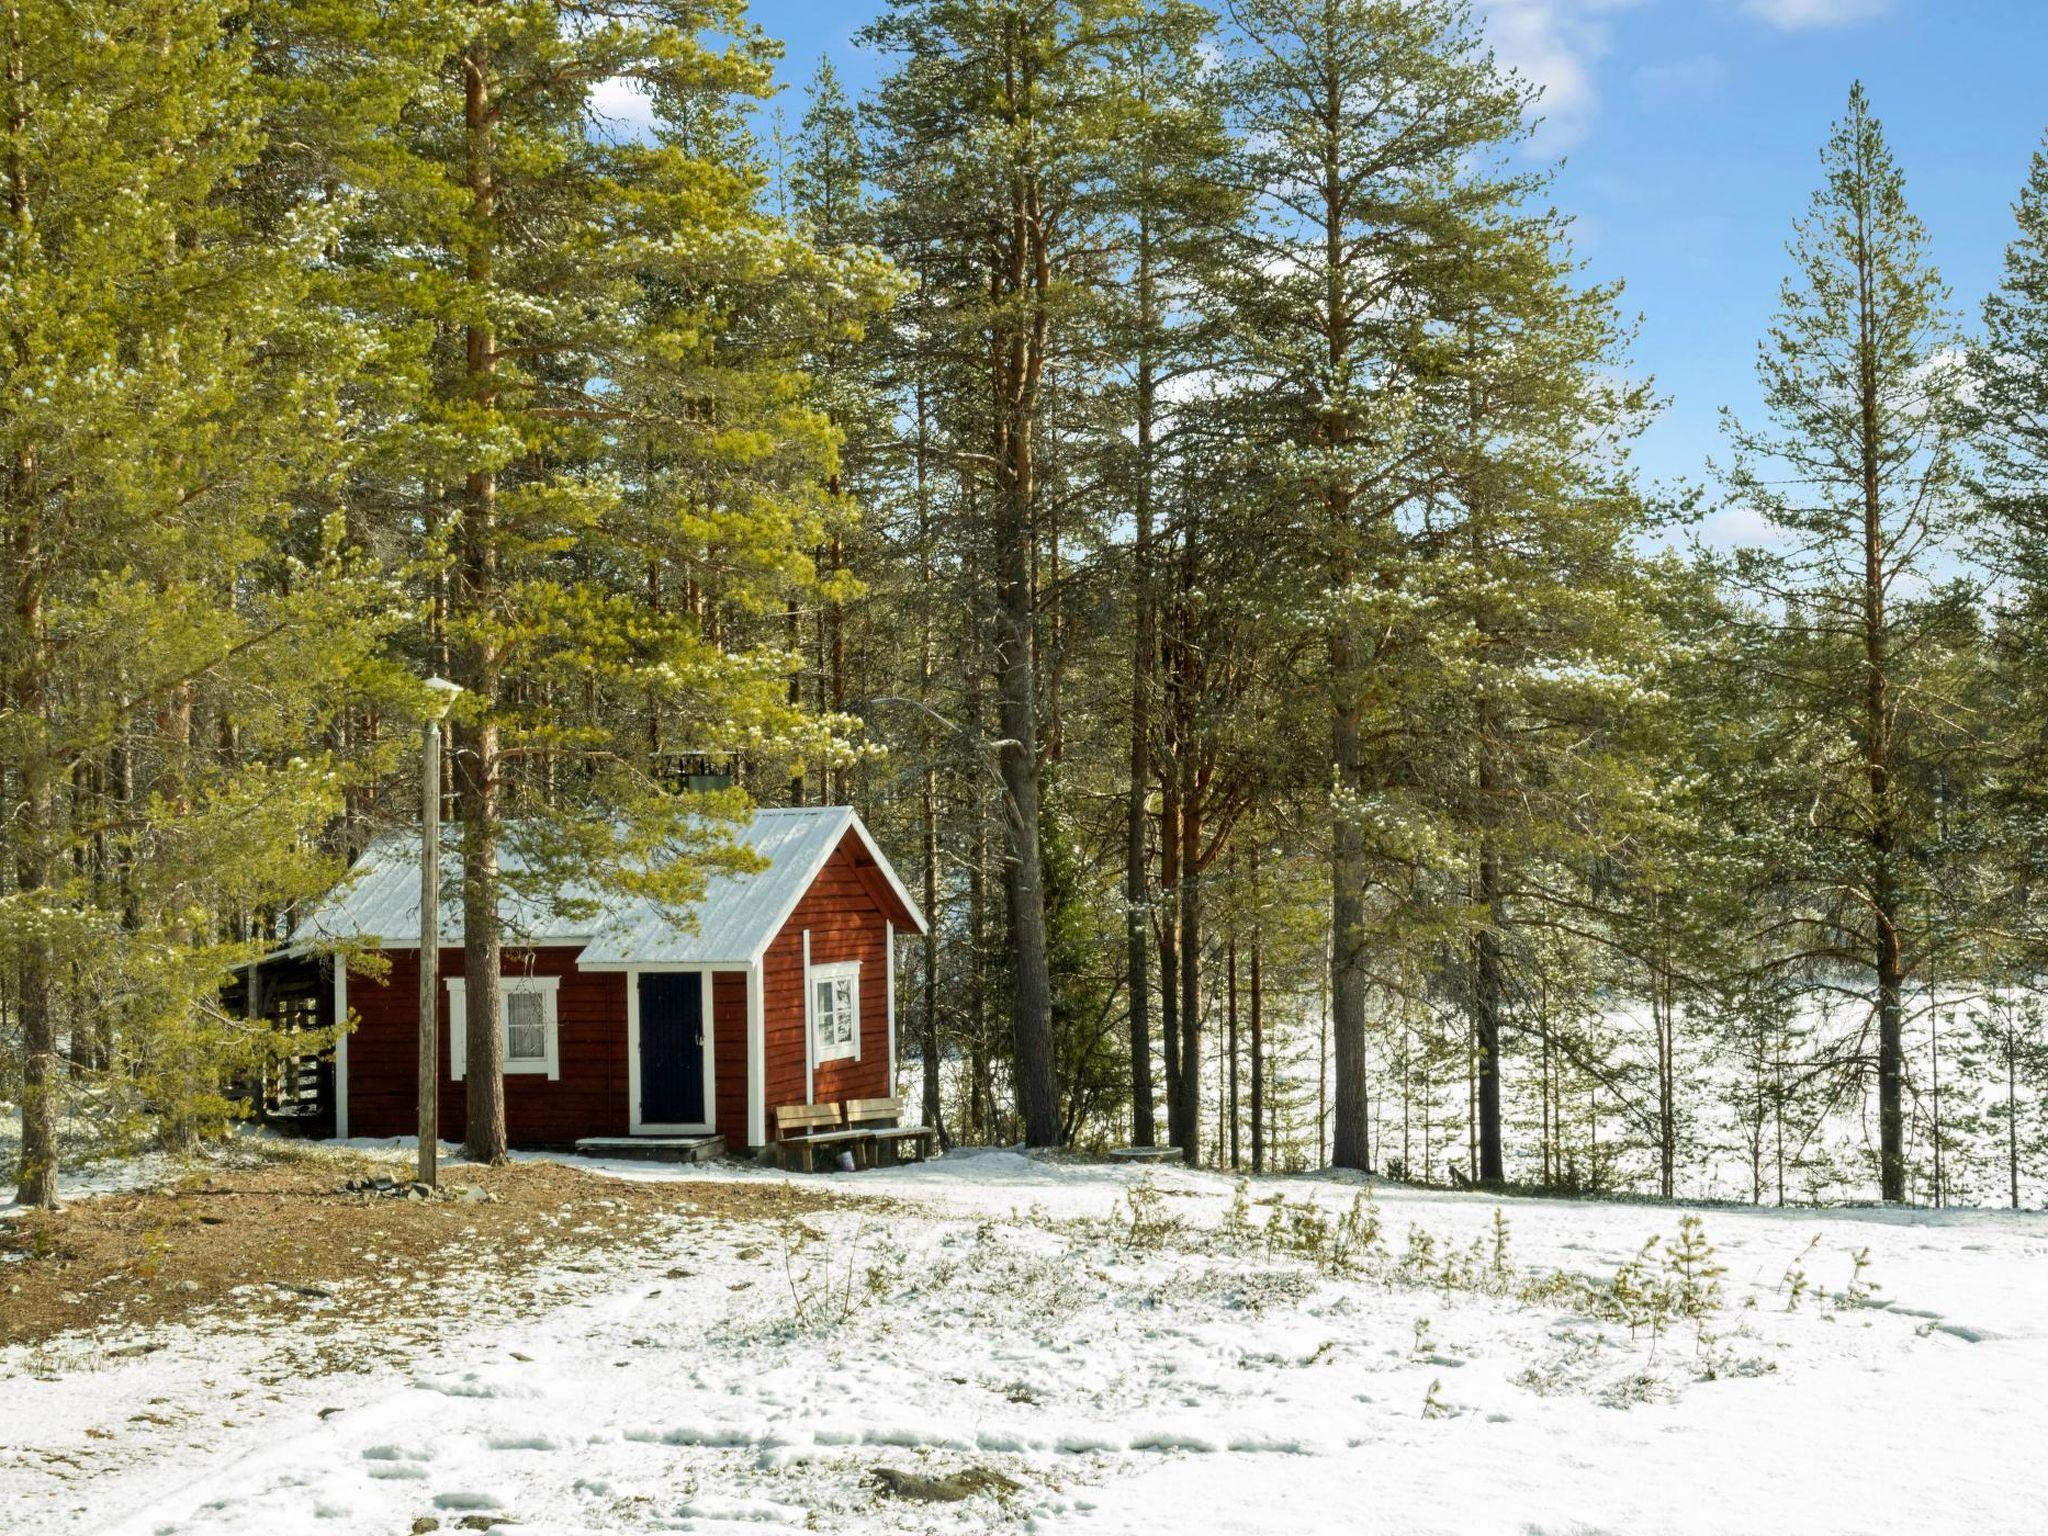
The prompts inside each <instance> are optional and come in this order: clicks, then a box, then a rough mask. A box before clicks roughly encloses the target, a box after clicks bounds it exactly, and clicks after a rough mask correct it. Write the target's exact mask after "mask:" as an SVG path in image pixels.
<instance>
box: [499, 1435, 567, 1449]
mask: <svg viewBox="0 0 2048 1536" xmlns="http://www.w3.org/2000/svg"><path fill="white" fill-rule="evenodd" d="M484 1443H485V1444H487V1445H488V1446H490V1448H491V1449H492V1450H494V1451H559V1450H560V1449H561V1448H562V1443H561V1441H559V1440H556V1439H554V1438H552V1437H550V1436H548V1435H493V1436H491V1437H490V1439H489V1440H487V1441H485V1442H484Z"/></svg>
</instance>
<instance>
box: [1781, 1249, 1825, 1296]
mask: <svg viewBox="0 0 2048 1536" xmlns="http://www.w3.org/2000/svg"><path fill="white" fill-rule="evenodd" d="M1819 1246H1820V1234H1819V1233H1818V1232H1816V1233H1815V1234H1814V1235H1813V1241H1812V1242H1810V1243H1808V1244H1807V1245H1806V1246H1805V1247H1804V1248H1802V1249H1800V1250H1799V1257H1798V1258H1796V1259H1794V1260H1793V1261H1792V1262H1791V1263H1790V1264H1789V1265H1787V1266H1786V1268H1785V1278H1784V1279H1782V1280H1780V1281H1779V1282H1778V1292H1779V1294H1780V1295H1782V1296H1783V1297H1784V1298H1785V1310H1786V1311H1787V1312H1797V1311H1798V1310H1799V1303H1800V1302H1802V1301H1804V1300H1805V1299H1806V1293H1807V1292H1808V1291H1810V1290H1812V1289H1813V1281H1812V1280H1810V1279H1809V1278H1808V1277H1807V1273H1806V1261H1807V1260H1808V1259H1809V1258H1811V1257H1813V1251H1814V1250H1815V1249H1816V1248H1818V1247H1819Z"/></svg>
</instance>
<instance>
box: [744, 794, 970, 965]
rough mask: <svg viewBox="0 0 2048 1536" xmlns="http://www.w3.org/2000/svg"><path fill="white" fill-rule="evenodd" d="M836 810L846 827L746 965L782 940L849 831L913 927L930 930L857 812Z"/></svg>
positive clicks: (813, 865)
mask: <svg viewBox="0 0 2048 1536" xmlns="http://www.w3.org/2000/svg"><path fill="white" fill-rule="evenodd" d="M838 809H839V810H842V811H844V812H845V813H846V824H845V827H844V828H842V829H841V831H840V832H839V834H838V836H836V837H834V838H833V839H832V840H831V841H830V842H829V843H827V844H826V845H825V847H824V849H823V851H822V852H820V853H819V854H818V856H817V858H816V859H814V860H813V861H812V862H811V867H810V868H809V869H807V870H805V871H804V877H803V880H802V881H801V882H800V883H799V884H798V885H797V888H796V892H795V894H794V895H792V896H791V897H790V898H789V900H788V902H786V903H785V904H784V906H783V908H782V910H781V912H779V913H777V914H776V917H775V921H774V922H773V923H772V924H770V925H769V928H768V931H767V934H766V936H764V937H763V938H762V940H761V947H760V948H759V949H757V950H755V951H754V953H753V954H752V955H751V956H749V957H748V963H749V964H759V963H760V962H762V961H764V960H766V959H767V957H768V948H769V946H770V945H772V944H773V943H774V942H775V941H776V939H778V938H779V937H781V934H782V930H783V929H784V928H786V927H788V926H789V919H790V916H791V915H792V914H793V913H794V912H795V911H796V909H797V907H798V906H799V905H801V904H802V902H803V899H804V898H805V897H806V896H808V895H810V893H811V887H812V886H814V885H816V884H817V883H818V876H819V875H821V874H823V873H824V872H825V866H826V865H827V864H829V863H831V862H832V855H833V854H835V853H837V852H838V851H839V844H840V840H841V839H842V838H844V837H845V835H846V829H848V828H850V829H851V830H852V831H854V832H856V833H858V834H859V835H860V841H861V846H862V847H863V848H865V849H867V851H868V854H869V856H870V857H871V858H873V859H874V861H875V867H876V868H877V869H879V870H880V871H881V872H882V878H883V879H884V880H887V881H888V882H889V889H890V890H891V891H893V892H895V893H896V899H897V900H898V901H900V902H902V903H903V910H904V911H906V912H908V913H909V914H910V920H911V923H912V925H913V926H914V927H915V928H916V929H917V931H918V932H919V933H920V934H924V933H928V932H930V931H931V930H930V925H929V924H927V923H926V922H925V916H924V913H923V911H922V910H920V909H919V907H918V905H917V903H916V902H915V901H913V900H911V897H910V892H909V891H907V890H905V889H904V888H903V882H902V881H901V880H899V879H897V878H896V869H895V866H894V865H892V864H891V863H890V862H889V859H888V855H886V854H884V853H883V852H882V850H881V848H880V847H879V846H877V844H876V842H875V839H874V835H873V834H872V833H870V832H869V831H868V829H867V823H866V822H864V821H862V820H861V819H860V812H858V811H856V810H855V809H854V808H853V807H852V806H850V805H843V806H840V807H838Z"/></svg>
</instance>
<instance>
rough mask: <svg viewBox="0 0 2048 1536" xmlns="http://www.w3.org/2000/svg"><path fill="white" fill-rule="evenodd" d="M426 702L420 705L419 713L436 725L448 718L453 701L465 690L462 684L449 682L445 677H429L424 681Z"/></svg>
mask: <svg viewBox="0 0 2048 1536" xmlns="http://www.w3.org/2000/svg"><path fill="white" fill-rule="evenodd" d="M426 689H427V697H426V702H425V703H424V704H422V705H421V706H420V715H421V717H422V718H423V719H426V720H428V721H430V722H432V723H434V724H436V725H438V724H439V723H440V722H441V721H443V720H446V719H447V718H448V711H449V710H451V709H453V708H454V707H455V701H456V700H457V699H458V698H460V697H461V696H462V694H463V692H464V691H465V690H464V689H463V686H462V684H460V683H451V682H449V681H448V679H447V678H445V677H438V676H437V677H430V678H428V679H427V681H426Z"/></svg>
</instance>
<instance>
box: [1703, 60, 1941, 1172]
mask: <svg viewBox="0 0 2048 1536" xmlns="http://www.w3.org/2000/svg"><path fill="white" fill-rule="evenodd" d="M1821 162H1822V170H1823V173H1824V178H1825V179H1824V182H1823V185H1822V187H1821V188H1820V190H1819V191H1817V192H1816V193H1815V194H1814V197H1813V201H1812V204H1811V207H1810V210H1809V212H1808V214H1807V216H1806V217H1805V218H1804V219H1802V220H1801V221H1800V222H1799V224H1798V226H1797V233H1796V234H1795V236H1794V239H1793V241H1792V244H1791V247H1790V251H1791V255H1792V259H1793V263H1794V266H1795V269H1796V270H1795V275H1794V276H1793V277H1792V278H1790V279H1788V280H1787V281H1786V283H1785V285H1784V288H1783V292H1782V297H1781V310H1780V313H1779V316H1778V319H1777V321H1776V323H1775V324H1774V325H1773V326H1772V329H1771V334H1770V337H1769V339H1768V340H1767V341H1766V342H1765V343H1763V344H1762V345H1761V346H1760V347H1759V349H1758V362H1757V371H1758V377H1759V379H1760V380H1761V382H1762V385H1763V392H1764V402H1765V406H1766V409H1767V410H1768V411H1769V413H1770V415H1771V417H1772V419H1773V423H1774V430H1771V431H1759V430H1752V429H1748V428H1745V427H1743V426H1742V425H1741V424H1739V423H1734V422H1732V421H1731V425H1730V440H1731V443H1732V444H1733V446H1734V449H1735V458H1734V463H1733V466H1732V468H1731V470H1730V472H1729V474H1728V485H1729V489H1730V490H1731V492H1732V493H1733V494H1735V495H1736V496H1738V497H1740V498H1742V499H1744V500H1745V501H1747V502H1748V503H1749V504H1750V505H1752V506H1754V507H1755V508H1756V509H1757V510H1759V511H1760V512H1761V513H1762V514H1763V515H1764V516H1765V517H1766V518H1767V519H1768V520H1769V521H1770V523H1771V524H1772V525H1773V526H1774V527H1775V528H1777V529H1779V530H1780V531H1781V532H1782V533H1783V535H1784V537H1785V540H1786V547H1785V548H1784V549H1783V550H1781V551H1773V552H1764V551H1746V552H1745V553H1744V556H1743V559H1742V562H1741V565H1740V567H1739V570H1740V575H1741V577H1742V579H1743V581H1744V582H1745V584H1746V585H1749V586H1751V587H1752V588H1753V589H1755V590H1758V591H1760V592H1761V593H1762V594H1763V595H1764V596H1765V598H1766V599H1767V600H1769V601H1770V602H1771V603H1773V604H1774V605H1776V611H1775V612H1771V611H1766V612H1762V613H1759V614H1758V615H1757V619H1756V622H1757V624H1758V625H1759V626H1760V627H1761V628H1763V629H1764V630H1766V631H1767V632H1768V633H1769V636H1770V642H1771V643H1770V644H1769V646H1768V647H1767V648H1766V651H1765V654H1764V655H1763V656H1762V657H1760V658H1759V659H1760V662H1761V664H1762V666H1763V668H1765V669H1766V670H1765V671H1764V672H1762V673H1761V674H1760V676H1762V677H1764V678H1768V679H1770V680H1772V681H1773V682H1774V683H1775V684H1776V686H1777V687H1778V688H1780V689H1782V690H1783V696H1784V699H1785V705H1786V714H1785V716H1784V719H1785V723H1786V728H1787V730H1788V731H1790V732H1796V733H1797V736H1798V737H1799V738H1800V739H1799V740H1798V743H1797V745H1796V747H1794V746H1792V744H1791V743H1789V742H1788V743H1787V746H1788V748H1790V750H1787V751H1785V752H1784V753H1782V754H1781V755H1782V756H1784V757H1785V758H1787V759H1789V760H1792V761H1796V762H1798V763H1799V764H1800V766H1801V768H1802V769H1803V771H1804V777H1805V783H1804V785H1803V788H1804V789H1805V790H1806V791H1807V792H1808V801H1809V804H1810V805H1811V807H1812V809H1811V812H1810V814H1809V818H1808V823H1809V825H1808V833H1809V835H1805V836H1803V837H1802V838H1801V846H1800V847H1799V849H1798V858H1799V862H1800V865H1801V867H1800V868H1798V869H1797V870H1796V871H1795V872H1793V877H1794V878H1795V879H1796V880H1798V882H1799V883H1800V885H1801V887H1802V889H1803V891H1804V892H1805V896H1806V900H1805V910H1804V911H1803V912H1802V913H1801V917H1802V919H1803V921H1804V923H1805V924H1806V925H1807V926H1808V927H1809V929H1810V931H1812V932H1814V934H1815V935H1816V937H1815V943H1814V947H1815V948H1817V949H1819V950H1821V951H1823V952H1824V953H1825V954H1826V955H1828V956H1829V957H1830V958H1831V959H1832V960H1834V961H1835V962H1837V963H1839V964H1841V965H1844V966H1850V967H1855V968H1858V969H1861V970H1862V971H1863V972H1864V973H1865V974H1866V975H1868V976H1869V977H1870V979H1871V984H1872V992H1873V997H1872V1015H1873V1023H1874V1030H1875V1035H1876V1043H1877V1060H1876V1067H1877V1073H1876V1076H1877V1085H1878V1122H1879V1147H1878V1151H1877V1159H1876V1161H1877V1171H1878V1183H1879V1187H1880V1190H1881V1191H1882V1194H1883V1197H1884V1198H1885V1199H1886V1200H1903V1199H1904V1198H1905V1193H1906V1145H1905V1136H1906V1120H1905V1077H1906V1065H1905V1058H1904V1032H1905V1017H1906V1008H1907V999H1906V988H1907V984H1908V981H1909V979H1910V978H1911V977H1912V976H1913V974H1914V973H1915V971H1916V969H1924V968H1925V967H1927V966H1929V965H1930V964H1932V963H1933V962H1934V961H1935V960H1936V958H1937V957H1936V956H1935V955H1933V954H1932V953H1930V946H1929V944H1928V943H1927V942H1926V941H1927V940H1928V939H1929V938H1930V937H1931V935H1929V934H1927V933H1926V932H1924V931H1916V930H1915V927H1914V923H1915V917H1916V908H1917V907H1918V906H1919V905H1920V899H1921V894H1922V893H1921V891H1920V890H1919V889H1918V888H1917V887H1918V885H1919V882H1920V880H1921V879H1922V874H1923V871H1924V869H1925V867H1926V865H1925V859H1924V857H1923V856H1924V854H1925V853H1926V852H1927V851H1928V845H1929V842H1930V840H1931V835H1932V834H1931V814H1932V806H1931V802H1930V799H1929V790H1930V787H1931V786H1929V785H1928V784H1927V783H1926V782H1925V781H1924V780H1922V781H1919V782H1916V777H1915V774H1914V757H1913V754H1914V753H1915V752H1916V751H1921V750H1924V749H1925V746H1926V743H1925V741H1924V740H1923V738H1924V737H1926V736H1928V735H1931V734H1932V733H1934V732H1936V731H1938V730H1940V729H1942V728H1944V727H1945V726H1946V725H1947V724H1948V721H1947V720H1946V719H1945V715H1950V714H1951V712H1952V707H1953V705H1954V703H1955V701H1954V700H1953V699H1951V698H1948V697H1946V696H1945V695H1944V693H1943V691H1942V689H1941V687H1940V679H1939V678H1938V677H1937V676H1936V675H1935V672H1934V669H1933V667H1932V666H1931V665H1926V664H1925V663H1928V662H1929V652H1930V651H1931V650H1932V649H1933V648H1934V646H1936V645H1937V644H1938V643H1939V642H1940V639H1941V636H1942V632H1943V631H1944V629H1946V628H1949V627H1952V626H1953V624H1954V623H1955V622H1956V621H1957V620H1958V618H1959V617H1960V616H1962V614H1963V612H1964V611H1965V610H1966V609H1967V605H1968V603H1969V601H1970V598H1969V594H1968V593H1967V592H1965V591H1962V590H1959V589H1956V588H1953V587H1952V588H1948V589H1940V588H1934V589H1933V590H1932V592H1931V594H1930V595H1929V596H1927V597H1924V598H1922V597H1917V596H1915V593H1914V589H1915V587H1916V585H1931V583H1930V582H1929V577H1930V575H1931V564H1932V562H1933V561H1935V560H1936V559H1938V558H1939V557H1940V555H1941V553H1942V552H1943V551H1944V550H1945V549H1952V548H1953V547H1954V542H1953V541H1954V538H1955V534H1956V532H1957V529H1958V526H1959V517H1960V512H1961V500H1962V498H1961V488H1960V484H1959V473H1958V463H1957V439H1956V432H1957V426H1958V415H1957V407H1956V398H1957V389H1958V385H1959V382H1960V380H1959V377H1958V374H1959V368H1958V365H1957V362H1956V351H1955V347H1956V338H1955V332H1954V328H1953V324H1952V321H1951V319H1950V316H1949V314H1948V312H1947V308H1946V305H1947V290H1946V289H1945V288H1944V287H1943V286H1942V283H1941V279H1940V277H1939V275H1938V274H1937V273H1936V272H1935V270H1934V268H1933V266H1932V265H1931V264H1930V262H1929V261H1928V258H1927V234H1926V231H1925V229H1924V228H1923V226H1922V225H1921V224H1920V222H1919V220H1918V219H1916V218H1915V217H1914V216H1913V214H1912V212H1911V211H1910V209H1909V208H1908V207H1907V204H1906V199H1905V182H1904V177H1903V176H1902V174H1901V173H1900V171H1899V168H1898V166H1897V164H1896V162H1895V161H1894V160H1893V159H1892V156H1891V152H1890V150H1889V148H1888V147H1887V146H1886V143H1885V139H1884V134H1883V131H1882V129H1881V128H1880V126H1879V124H1878V122H1877V119H1876V118H1875V117H1874V116H1873V115H1872V114H1871V111H1870V103H1869V98H1868V96H1867V95H1866V94H1865V92H1864V90H1863V88H1862V87H1861V86H1860V85H1858V86H1857V87H1856V88H1855V89H1853V90H1852V91H1851V92H1850V96H1849V106H1848V112H1847V115H1846V116H1845V117H1844V118H1843V120H1842V121H1841V122H1840V123H1839V124H1838V125H1837V126H1836V128H1835V131H1834V133H1833V135H1832V136H1831V137H1830V139H1829V141H1828V144H1827V147H1826V149H1825V150H1824V151H1823V152H1822V157H1821Z"/></svg>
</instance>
